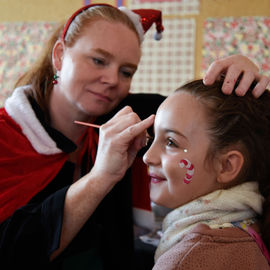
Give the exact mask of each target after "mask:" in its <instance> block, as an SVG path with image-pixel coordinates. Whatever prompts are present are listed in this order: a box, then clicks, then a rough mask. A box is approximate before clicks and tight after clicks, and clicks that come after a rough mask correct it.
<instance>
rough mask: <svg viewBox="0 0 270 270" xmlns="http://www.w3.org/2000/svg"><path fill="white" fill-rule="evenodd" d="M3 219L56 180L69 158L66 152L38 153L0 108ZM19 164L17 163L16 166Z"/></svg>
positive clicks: (0, 216)
mask: <svg viewBox="0 0 270 270" xmlns="http://www.w3.org/2000/svg"><path fill="white" fill-rule="evenodd" d="M0 130H1V132H0V149H1V151H0V164H1V166H0V222H2V221H3V220H5V219H6V218H8V217H9V216H10V215H12V214H13V212H14V211H15V210H16V209H18V208H19V207H21V206H23V205H25V204H26V203H27V202H28V201H29V200H30V199H31V198H32V197H33V196H35V195H36V194H37V193H38V192H39V191H41V190H42V189H43V188H44V187H45V186H46V185H48V183H49V182H50V181H51V180H52V179H54V177H55V176H56V175H57V173H58V172H59V171H60V169H61V168H62V166H63V164H64V163H65V161H66V160H67V154H66V153H60V154H55V155H42V154H39V153H37V152H36V151H35V150H34V148H33V147H32V145H31V143H30V142H29V140H28V139H27V138H26V137H25V135H24V134H23V133H22V130H21V128H20V126H19V125H18V124H17V123H16V122H15V121H14V120H13V119H12V118H11V117H10V116H9V115H8V114H7V112H6V111H5V109H3V108H2V109H0ZM15 164H16V165H15Z"/></svg>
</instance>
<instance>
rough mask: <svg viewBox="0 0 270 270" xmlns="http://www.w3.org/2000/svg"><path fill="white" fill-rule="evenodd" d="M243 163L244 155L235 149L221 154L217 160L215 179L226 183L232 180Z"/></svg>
mask: <svg viewBox="0 0 270 270" xmlns="http://www.w3.org/2000/svg"><path fill="white" fill-rule="evenodd" d="M243 164H244V156H243V154H242V153H241V152H239V151H237V150H232V151H229V152H227V153H225V154H222V155H221V157H220V159H219V161H218V172H217V181H218V182H219V183H221V184H227V183H230V182H231V181H233V180H234V179H235V178H236V177H237V176H238V175H239V173H240V171H241V169H242V167H243Z"/></svg>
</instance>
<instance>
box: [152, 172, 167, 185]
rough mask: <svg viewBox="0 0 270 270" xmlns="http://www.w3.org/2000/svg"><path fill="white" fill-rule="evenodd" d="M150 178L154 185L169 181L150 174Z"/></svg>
mask: <svg viewBox="0 0 270 270" xmlns="http://www.w3.org/2000/svg"><path fill="white" fill-rule="evenodd" d="M149 176H150V177H151V182H152V183H154V184H157V183H160V182H162V181H167V180H166V178H164V177H161V176H158V175H156V174H149Z"/></svg>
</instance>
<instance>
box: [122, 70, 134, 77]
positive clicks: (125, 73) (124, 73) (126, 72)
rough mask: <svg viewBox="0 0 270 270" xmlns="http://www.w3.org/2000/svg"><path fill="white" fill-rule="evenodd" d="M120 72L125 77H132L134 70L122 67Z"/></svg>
mask: <svg viewBox="0 0 270 270" xmlns="http://www.w3.org/2000/svg"><path fill="white" fill-rule="evenodd" d="M120 72H121V73H122V75H123V76H124V77H125V78H132V77H133V74H134V72H132V71H129V70H125V69H122V70H121V71H120Z"/></svg>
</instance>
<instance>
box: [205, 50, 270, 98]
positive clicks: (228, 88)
mask: <svg viewBox="0 0 270 270" xmlns="http://www.w3.org/2000/svg"><path fill="white" fill-rule="evenodd" d="M224 73H225V79H224V83H223V86H222V91H223V93H224V94H228V95H229V94H231V93H232V91H233V89H234V86H235V83H236V81H237V79H238V78H239V77H240V76H242V78H241V80H240V83H239V85H238V86H237V88H236V89H235V92H236V94H237V95H239V96H244V95H245V94H246V92H247V91H248V89H249V87H250V86H251V84H252V82H253V81H256V82H257V84H256V86H255V88H254V89H253V91H252V93H253V95H254V97H259V96H260V95H261V94H262V93H263V92H264V91H265V89H266V88H267V86H268V84H269V83H270V78H268V77H267V76H264V75H261V74H259V68H258V67H257V66H256V65H255V64H254V63H253V62H252V61H250V60H249V59H248V58H247V57H245V56H243V55H232V56H228V57H225V58H222V59H218V60H216V61H214V62H213V63H212V64H211V65H210V67H209V68H208V70H207V72H206V74H205V76H204V79H203V80H204V83H205V84H206V85H211V84H213V83H214V82H215V81H216V80H217V79H218V78H219V77H220V75H221V74H224Z"/></svg>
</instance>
